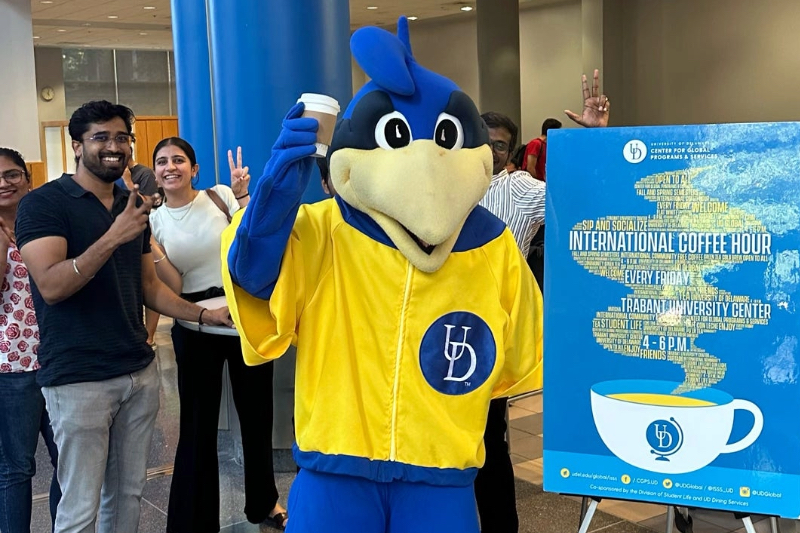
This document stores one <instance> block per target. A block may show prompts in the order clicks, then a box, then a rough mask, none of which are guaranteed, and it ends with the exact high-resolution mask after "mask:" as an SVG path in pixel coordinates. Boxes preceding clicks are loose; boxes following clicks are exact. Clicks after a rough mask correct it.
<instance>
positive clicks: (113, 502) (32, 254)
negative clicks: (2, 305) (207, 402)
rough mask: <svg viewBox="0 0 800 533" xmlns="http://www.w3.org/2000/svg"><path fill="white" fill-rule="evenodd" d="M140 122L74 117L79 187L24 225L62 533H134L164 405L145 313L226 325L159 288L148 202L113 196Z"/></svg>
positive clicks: (34, 208)
mask: <svg viewBox="0 0 800 533" xmlns="http://www.w3.org/2000/svg"><path fill="white" fill-rule="evenodd" d="M133 120H134V117H133V112H132V111H131V110H130V109H128V108H127V107H124V106H120V105H114V104H111V103H109V102H105V101H100V102H90V103H88V104H85V105H83V106H82V107H80V108H79V109H78V110H77V111H75V113H74V114H73V115H72V118H71V120H70V124H69V132H70V136H71V137H72V147H73V149H74V151H75V158H76V162H77V170H76V172H75V175H74V176H68V175H64V176H62V177H61V178H59V179H58V180H56V181H53V182H50V183H47V184H45V185H43V186H42V187H40V188H38V189H36V190H34V191H32V192H31V193H29V194H28V195H26V197H25V198H24V201H23V202H21V203H20V206H19V209H18V214H17V223H16V238H17V245H18V247H19V249H20V253H21V254H22V258H23V260H24V261H25V264H26V265H27V267H28V270H29V273H30V277H31V289H32V293H33V299H34V306H35V308H36V314H37V318H38V321H39V327H40V332H41V344H40V346H39V362H40V364H41V366H42V368H41V370H40V372H39V374H38V377H37V379H38V382H39V384H40V385H41V386H42V392H43V393H44V396H45V400H46V402H47V410H48V412H49V414H50V419H51V421H52V425H53V431H54V433H55V440H56V444H57V446H58V449H59V461H58V478H59V482H60V483H61V489H62V491H63V497H62V499H61V502H60V503H59V506H58V512H57V517H56V526H55V530H56V532H63V531H88V530H90V529H91V530H94V527H93V524H94V523H95V520H97V518H98V511H99V521H98V524H99V525H98V529H97V530H98V531H99V532H100V533H104V532H111V531H113V532H116V533H125V532H130V533H135V532H136V530H137V528H138V524H139V502H140V499H141V493H142V488H143V487H144V483H145V479H146V473H147V454H148V450H149V448H150V440H151V436H152V433H153V426H154V424H155V419H156V414H157V412H158V404H159V379H158V370H157V367H156V363H155V361H154V355H153V350H152V349H151V348H150V347H149V346H148V345H147V342H146V337H147V334H146V332H145V328H144V324H143V322H142V305H147V306H148V307H151V308H152V309H155V310H157V311H158V312H160V313H162V314H165V315H167V316H172V317H175V318H180V319H184V320H194V321H199V322H200V323H207V324H226V325H231V322H230V318H229V317H228V311H227V308H220V309H214V310H209V309H203V308H200V307H198V306H197V305H195V304H192V303H190V302H187V301H186V300H183V299H181V298H180V297H179V296H178V295H176V294H175V293H173V292H172V291H171V290H170V289H169V288H167V287H166V285H164V284H163V283H162V282H161V281H160V280H159V279H158V277H157V276H156V273H155V267H154V265H153V257H152V254H151V253H150V245H149V237H150V229H149V226H148V211H149V209H150V207H151V205H152V200H151V199H148V200H145V201H142V200H141V199H140V198H139V197H138V195H137V194H133V193H131V192H127V191H123V190H122V189H121V188H119V187H118V186H115V185H114V181H115V180H117V179H119V177H120V176H121V175H122V172H123V170H124V169H125V168H126V165H127V163H128V159H129V158H130V157H131V139H132V137H131V125H132V122H133ZM101 488H102V494H101Z"/></svg>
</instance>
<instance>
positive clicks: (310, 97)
mask: <svg viewBox="0 0 800 533" xmlns="http://www.w3.org/2000/svg"><path fill="white" fill-rule="evenodd" d="M297 102H298V103H300V102H303V103H304V104H311V105H315V104H316V105H318V106H320V105H321V106H328V107H330V108H331V110H332V111H334V113H333V114H335V115H338V114H339V111H341V108H340V107H339V102H337V101H336V99H335V98H331V97H330V96H327V95H324V94H316V93H303V94H302V95H300V98H298V100H297Z"/></svg>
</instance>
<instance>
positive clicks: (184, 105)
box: [148, 0, 230, 189]
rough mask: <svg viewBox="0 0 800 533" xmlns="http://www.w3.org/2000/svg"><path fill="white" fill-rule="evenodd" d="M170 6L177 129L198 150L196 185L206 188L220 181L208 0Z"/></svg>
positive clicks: (180, 0)
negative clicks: (215, 134) (207, 11)
mask: <svg viewBox="0 0 800 533" xmlns="http://www.w3.org/2000/svg"><path fill="white" fill-rule="evenodd" d="M171 7H172V38H173V42H174V53H175V84H176V88H177V92H178V129H179V131H180V136H181V137H183V138H184V139H186V140H187V141H189V143H190V144H191V145H192V147H193V148H194V149H195V152H196V153H197V162H198V163H199V164H200V173H199V174H198V177H199V182H198V183H197V185H196V188H197V189H205V188H207V187H211V186H213V185H216V184H217V181H218V178H217V166H218V165H217V163H216V153H217V150H216V143H215V139H214V114H213V111H212V104H213V100H212V98H211V92H212V82H211V65H210V64H211V61H210V55H209V45H208V41H209V39H208V34H209V32H208V18H207V16H206V0H171ZM151 155H152V154H148V158H149V157H150V156H151ZM226 161H227V159H226ZM226 164H227V163H226ZM227 176H228V178H227V179H228V181H230V173H227Z"/></svg>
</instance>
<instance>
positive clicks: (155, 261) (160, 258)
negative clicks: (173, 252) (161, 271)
mask: <svg viewBox="0 0 800 533" xmlns="http://www.w3.org/2000/svg"><path fill="white" fill-rule="evenodd" d="M166 258H167V254H164V255H162V256H161V257H159V258H158V259H153V263H155V264H158V263H160V262H161V261H163V260H164V259H166Z"/></svg>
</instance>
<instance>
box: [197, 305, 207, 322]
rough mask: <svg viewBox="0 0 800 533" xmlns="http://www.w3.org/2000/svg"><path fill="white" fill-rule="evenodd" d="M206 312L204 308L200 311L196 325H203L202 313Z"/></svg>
mask: <svg viewBox="0 0 800 533" xmlns="http://www.w3.org/2000/svg"><path fill="white" fill-rule="evenodd" d="M206 311H208V309H206V308H205V307H204V308H202V309H201V310H200V316H198V317H197V323H198V324H200V325H201V326H202V325H203V313H205V312H206Z"/></svg>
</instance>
